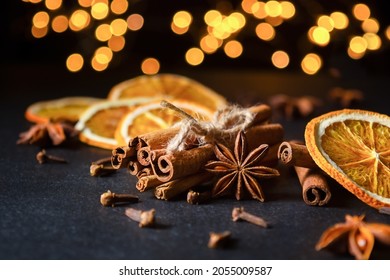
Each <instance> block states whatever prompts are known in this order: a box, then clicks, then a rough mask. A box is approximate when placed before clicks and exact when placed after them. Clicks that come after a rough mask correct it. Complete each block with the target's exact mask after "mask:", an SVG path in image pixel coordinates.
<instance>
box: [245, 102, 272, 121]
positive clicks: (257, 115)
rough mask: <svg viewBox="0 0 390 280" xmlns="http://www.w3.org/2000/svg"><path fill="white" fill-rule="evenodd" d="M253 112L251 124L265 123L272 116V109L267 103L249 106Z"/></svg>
mask: <svg viewBox="0 0 390 280" xmlns="http://www.w3.org/2000/svg"><path fill="white" fill-rule="evenodd" d="M249 111H250V112H252V113H253V121H252V126H255V125H260V124H265V123H267V122H268V121H269V120H270V118H271V116H272V109H271V107H270V106H269V105H267V104H259V105H255V106H252V107H250V108H249Z"/></svg>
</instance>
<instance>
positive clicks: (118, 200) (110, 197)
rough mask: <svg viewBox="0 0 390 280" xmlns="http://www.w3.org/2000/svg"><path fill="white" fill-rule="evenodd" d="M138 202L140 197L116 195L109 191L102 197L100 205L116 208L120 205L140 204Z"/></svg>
mask: <svg viewBox="0 0 390 280" xmlns="http://www.w3.org/2000/svg"><path fill="white" fill-rule="evenodd" d="M138 200H139V199H138V196H135V195H132V194H116V193H113V192H111V191H109V190H108V191H107V192H105V193H103V194H102V195H101V196H100V203H101V204H102V205H103V206H111V207H115V206H117V205H119V204H127V203H134V202H138Z"/></svg>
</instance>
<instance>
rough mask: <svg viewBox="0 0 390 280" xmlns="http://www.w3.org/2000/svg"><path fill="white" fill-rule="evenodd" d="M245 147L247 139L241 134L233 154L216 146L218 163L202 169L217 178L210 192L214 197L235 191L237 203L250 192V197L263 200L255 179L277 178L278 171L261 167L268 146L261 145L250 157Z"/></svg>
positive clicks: (219, 145)
mask: <svg viewBox="0 0 390 280" xmlns="http://www.w3.org/2000/svg"><path fill="white" fill-rule="evenodd" d="M247 146H248V144H247V140H246V137H245V134H244V132H242V131H241V132H239V133H238V134H237V137H236V141H235V146H234V152H231V151H230V150H229V148H227V147H226V146H224V145H222V144H218V143H217V144H216V145H215V148H214V153H215V156H216V157H217V158H218V160H217V161H211V162H209V163H207V164H206V166H205V167H206V170H207V171H209V172H213V173H216V174H217V175H218V176H220V178H219V180H218V181H217V183H216V184H215V185H214V187H213V189H212V196H213V197H218V196H223V195H227V194H231V193H232V192H234V191H235V196H236V199H237V200H240V199H242V198H243V197H244V196H245V195H246V194H247V193H249V194H250V195H251V196H252V198H254V199H257V200H259V201H262V202H263V201H264V194H263V190H262V188H261V186H260V184H259V182H258V180H257V179H263V178H272V177H275V176H278V175H279V172H278V171H277V170H276V169H273V168H270V167H267V166H261V165H260V162H261V160H262V159H263V158H264V157H265V155H266V154H267V152H268V145H267V144H263V145H260V146H259V147H257V148H256V149H254V150H252V151H251V152H250V153H249V154H248V152H247V149H248V148H247Z"/></svg>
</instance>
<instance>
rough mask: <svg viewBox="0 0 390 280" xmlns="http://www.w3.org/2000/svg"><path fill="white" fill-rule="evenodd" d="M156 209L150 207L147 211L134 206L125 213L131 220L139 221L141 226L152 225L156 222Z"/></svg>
mask: <svg viewBox="0 0 390 280" xmlns="http://www.w3.org/2000/svg"><path fill="white" fill-rule="evenodd" d="M155 214H156V210H154V209H150V210H147V211H142V210H137V209H134V208H127V209H126V211H125V215H126V216H127V217H129V218H130V219H131V220H133V221H135V222H138V223H139V224H138V225H139V227H152V226H154V222H155Z"/></svg>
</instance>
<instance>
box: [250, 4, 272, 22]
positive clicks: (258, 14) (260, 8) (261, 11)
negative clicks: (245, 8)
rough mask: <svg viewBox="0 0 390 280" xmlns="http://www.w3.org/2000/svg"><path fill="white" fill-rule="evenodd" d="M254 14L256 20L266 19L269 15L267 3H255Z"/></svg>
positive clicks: (253, 6)
mask: <svg viewBox="0 0 390 280" xmlns="http://www.w3.org/2000/svg"><path fill="white" fill-rule="evenodd" d="M251 10H252V14H253V15H254V16H255V18H258V19H265V18H266V17H267V16H268V14H267V13H266V12H265V3H264V2H261V1H259V2H255V3H254V4H253V5H252V8H251Z"/></svg>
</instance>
